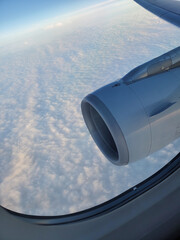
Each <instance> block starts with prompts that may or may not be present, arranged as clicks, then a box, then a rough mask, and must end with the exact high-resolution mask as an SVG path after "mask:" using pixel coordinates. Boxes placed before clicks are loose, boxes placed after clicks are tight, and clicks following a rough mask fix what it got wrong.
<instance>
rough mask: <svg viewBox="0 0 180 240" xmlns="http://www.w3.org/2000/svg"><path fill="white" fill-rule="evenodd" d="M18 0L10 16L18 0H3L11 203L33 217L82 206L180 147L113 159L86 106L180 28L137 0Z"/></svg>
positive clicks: (1, 91)
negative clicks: (26, 1)
mask: <svg viewBox="0 0 180 240" xmlns="http://www.w3.org/2000/svg"><path fill="white" fill-rule="evenodd" d="M14 2H16V6H14V7H13V6H11V10H10V12H8V14H7V16H5V14H4V12H6V11H7V9H8V7H10V4H12V1H11V3H10V1H9V0H7V1H4V2H2V3H0V6H1V4H2V8H0V9H2V10H0V22H1V23H0V35H1V38H0V56H1V57H0V113H1V114H0V204H1V205H2V206H4V207H6V208H8V209H11V210H13V211H16V212H20V213H25V214H31V215H61V214H68V213H73V212H77V211H81V210H84V209H87V208H90V207H93V206H96V205H98V204H100V203H103V202H105V201H107V200H110V199H112V198H113V197H115V196H117V195H119V194H120V193H122V192H124V191H126V190H127V189H129V188H131V187H132V186H134V185H136V184H138V183H140V182H141V181H143V180H144V179H146V178H147V177H149V176H151V175H152V174H153V173H155V172H156V171H158V170H159V169H160V168H162V167H163V166H164V165H165V164H166V163H168V162H169V161H170V160H171V159H172V158H173V157H174V156H175V155H176V154H177V153H178V152H179V149H180V140H179V139H177V140H175V141H174V142H172V143H170V144H169V145H168V146H166V147H164V148H163V149H161V150H159V151H158V152H155V153H153V154H152V155H150V156H148V157H147V158H145V159H141V160H139V161H137V162H134V163H132V164H130V165H125V166H121V167H119V166H116V165H113V164H112V163H110V162H109V161H108V160H107V159H106V158H105V157H104V155H103V154H102V153H101V152H100V151H99V149H98V147H97V146H96V145H95V143H94V141H93V140H92V138H91V136H90V134H89V132H88V130H87V128H86V126H85V123H84V120H83V117H82V113H81V101H82V99H83V98H84V97H85V96H86V95H87V94H89V93H91V92H92V91H95V90H96V89H98V88H100V87H101V86H103V85H105V84H108V83H111V82H113V81H115V80H117V79H119V78H121V77H123V76H124V75H125V74H127V73H128V72H129V71H131V70H132V69H134V68H135V67H136V66H139V65H141V64H143V63H145V62H147V61H149V60H151V59H153V58H155V57H157V56H159V55H162V54H163V53H165V52H168V51H170V50H171V49H173V48H175V47H178V44H179V39H180V33H179V32H178V31H177V29H176V27H174V26H172V25H170V24H168V23H166V22H164V21H163V20H161V19H159V18H157V17H155V16H154V15H152V14H151V13H148V12H147V11H144V9H142V8H141V7H139V6H138V5H137V4H135V3H134V2H133V1H130V0H121V1H116V0H106V1H100V0H99V1H98V0H94V1H80V0H78V1H70V0H69V1H62V2H61V4H60V5H59V4H58V1H55V0H53V1H49V2H50V3H51V5H50V4H49V2H48V1H45V4H43V3H44V1H41V0H40V1H31V4H30V6H26V5H23V6H20V1H14ZM35 2H36V3H35ZM73 2H75V3H73ZM13 4H14V3H13ZM41 4H42V5H43V9H42V8H41ZM18 7H19V12H18ZM16 10H17V12H18V14H19V15H16V14H15V12H16ZM117 104H124V103H123V102H120V103H117ZM92 111H95V110H92ZM127 111H128V109H127ZM98 124H99V125H98V127H99V128H100V127H101V128H102V129H104V131H103V133H104V135H106V136H108V137H109V139H110V140H111V138H112V136H111V134H110V132H109V130H108V129H107V127H106V126H105V124H104V122H103V121H101V119H100V118H98ZM110 140H109V141H110ZM107 144H109V143H107ZM109 145H110V144H109ZM110 147H111V148H112V151H113V150H114V149H115V150H116V146H115V144H114V143H113V144H112V145H111V146H110ZM110 154H112V153H110Z"/></svg>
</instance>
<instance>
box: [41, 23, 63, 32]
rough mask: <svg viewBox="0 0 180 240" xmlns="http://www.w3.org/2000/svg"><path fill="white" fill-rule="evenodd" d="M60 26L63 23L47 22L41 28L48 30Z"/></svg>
mask: <svg viewBox="0 0 180 240" xmlns="http://www.w3.org/2000/svg"><path fill="white" fill-rule="evenodd" d="M61 26H63V23H62V22H58V23H53V24H48V25H46V26H44V27H43V29H44V30H49V29H54V28H57V27H61Z"/></svg>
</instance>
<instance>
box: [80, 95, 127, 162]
mask: <svg viewBox="0 0 180 240" xmlns="http://www.w3.org/2000/svg"><path fill="white" fill-rule="evenodd" d="M81 109H82V114H83V118H84V121H85V123H86V125H87V128H88V130H89V132H90V134H91V136H92V138H93V139H94V141H95V142H96V144H97V146H98V147H99V149H100V150H101V152H102V153H103V154H104V155H105V157H106V158H108V160H109V161H111V162H112V163H113V164H115V165H125V164H128V162H129V152H128V148H127V144H126V141H125V138H124V135H123V133H122V130H121V128H120V126H119V125H118V123H117V121H116V119H115V118H114V117H113V115H112V113H111V112H110V110H109V109H108V108H107V107H106V106H105V104H104V103H103V102H102V101H101V100H100V99H99V98H98V97H97V96H95V95H93V94H89V95H88V96H86V97H85V98H84V99H83V101H82V103H81Z"/></svg>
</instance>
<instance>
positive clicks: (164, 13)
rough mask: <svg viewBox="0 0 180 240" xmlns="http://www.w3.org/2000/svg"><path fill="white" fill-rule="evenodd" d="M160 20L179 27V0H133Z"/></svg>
mask: <svg viewBox="0 0 180 240" xmlns="http://www.w3.org/2000/svg"><path fill="white" fill-rule="evenodd" d="M134 1H135V2H137V3H138V4H140V5H141V6H142V7H144V8H146V9H147V10H149V11H150V12H152V13H154V14H156V15H157V16H159V17H161V18H162V19H164V20H166V21H168V22H170V23H172V24H174V25H176V26H178V27H180V0H134Z"/></svg>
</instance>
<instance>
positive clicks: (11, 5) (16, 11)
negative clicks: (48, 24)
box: [0, 0, 106, 34]
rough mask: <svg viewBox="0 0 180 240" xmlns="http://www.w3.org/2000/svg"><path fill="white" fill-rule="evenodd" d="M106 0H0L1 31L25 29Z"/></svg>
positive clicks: (9, 31)
mask: <svg viewBox="0 0 180 240" xmlns="http://www.w3.org/2000/svg"><path fill="white" fill-rule="evenodd" d="M105 1H106V0H76V1H74V0H60V1H59V0H31V1H26V0H0V33H1V34H9V33H11V32H15V31H16V29H17V31H19V30H20V29H22V30H24V29H26V28H29V27H31V25H33V24H36V23H38V22H41V21H44V20H46V19H49V18H53V17H56V16H61V15H64V14H67V13H71V12H73V11H77V10H80V9H81V8H84V7H88V6H91V5H94V4H97V3H101V2H105Z"/></svg>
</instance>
